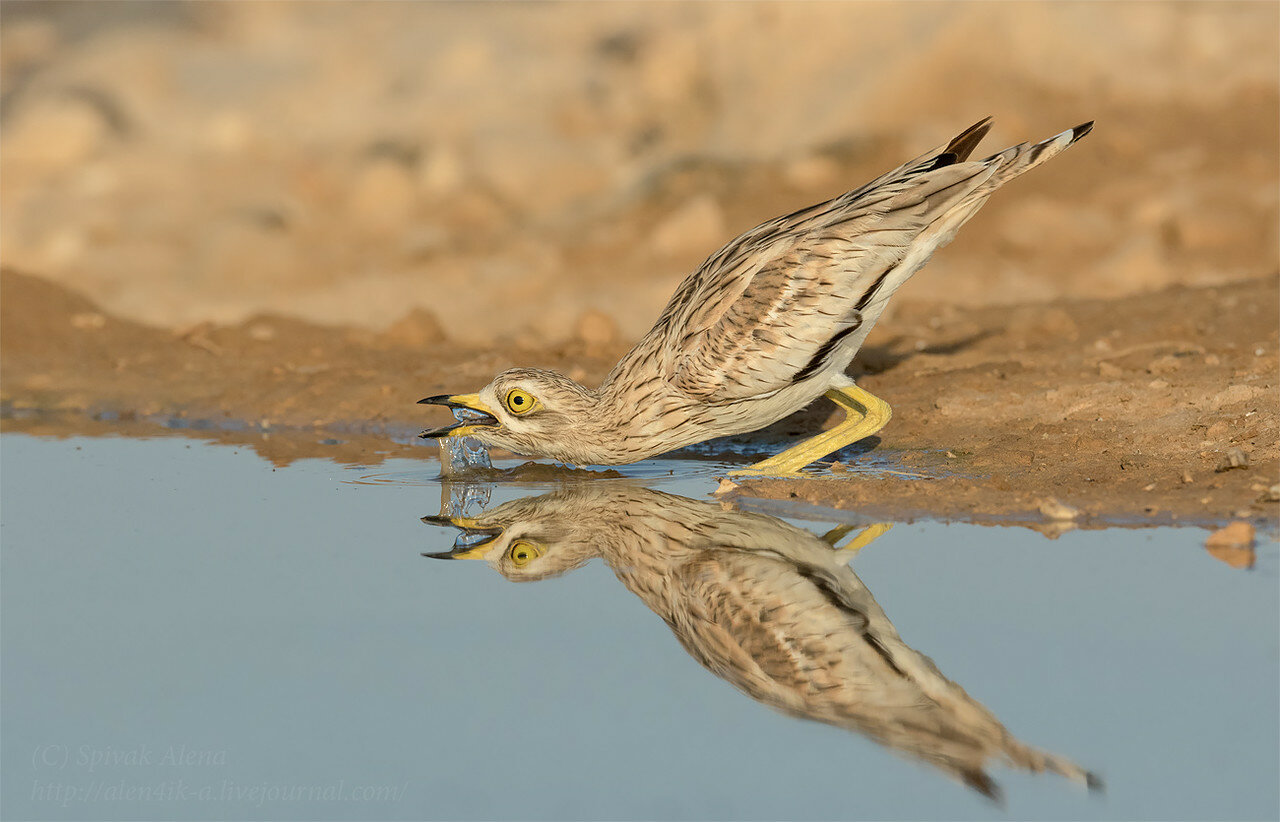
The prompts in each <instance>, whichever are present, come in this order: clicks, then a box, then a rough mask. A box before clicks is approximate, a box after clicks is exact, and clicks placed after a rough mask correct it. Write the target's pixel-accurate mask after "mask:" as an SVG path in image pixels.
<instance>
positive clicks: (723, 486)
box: [711, 477, 739, 497]
mask: <svg viewBox="0 0 1280 822" xmlns="http://www.w3.org/2000/svg"><path fill="white" fill-rule="evenodd" d="M738 487H739V486H738V483H736V482H734V481H733V480H731V479H729V478H728V477H721V478H720V484H719V485H717V486H716V490H714V491H712V492H711V495H712V496H715V497H722V496H724V495H725V494H731V493H733V492H734V491H736V490H738Z"/></svg>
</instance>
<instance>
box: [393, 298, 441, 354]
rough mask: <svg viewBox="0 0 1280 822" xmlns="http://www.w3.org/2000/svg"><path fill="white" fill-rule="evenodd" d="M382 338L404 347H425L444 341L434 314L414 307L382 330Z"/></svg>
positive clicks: (438, 321)
mask: <svg viewBox="0 0 1280 822" xmlns="http://www.w3.org/2000/svg"><path fill="white" fill-rule="evenodd" d="M381 336H382V339H383V340H385V341H386V342H389V343H391V344H393V345H398V346H402V347H404V348H426V347H427V346H430V345H435V344H437V343H441V342H444V340H445V339H446V335H445V333H444V327H443V326H442V325H440V320H439V319H437V318H436V315H435V314H433V313H432V312H431V311H428V310H427V309H425V308H421V307H419V308H415V309H413V310H412V311H410V312H409V313H408V314H405V315H404V316H403V317H401V318H400V319H399V320H396V321H395V322H394V323H392V324H391V326H389V327H388V328H387V330H386V331H384V332H382V335H381Z"/></svg>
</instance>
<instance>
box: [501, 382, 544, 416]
mask: <svg viewBox="0 0 1280 822" xmlns="http://www.w3.org/2000/svg"><path fill="white" fill-rule="evenodd" d="M505 403H506V406H507V410H508V411H510V412H511V413H512V414H515V415H516V416H519V415H521V414H527V413H529V412H530V411H532V410H533V406H534V405H535V404H536V403H537V400H535V399H534V398H533V395H532V394H530V393H529V392H528V391H521V390H520V389H519V388H512V389H511V390H510V391H508V392H507V398H506V400H505Z"/></svg>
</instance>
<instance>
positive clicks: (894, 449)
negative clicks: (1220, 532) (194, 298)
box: [0, 271, 1280, 522]
mask: <svg viewBox="0 0 1280 822" xmlns="http://www.w3.org/2000/svg"><path fill="white" fill-rule="evenodd" d="M0 285H2V293H0V309H2V310H3V318H2V319H0V351H2V352H3V371H4V380H3V388H2V394H3V401H4V404H5V410H6V416H7V417H9V419H7V420H6V428H7V429H8V430H29V431H42V432H46V433H71V432H77V431H81V432H85V433H91V432H95V431H96V432H104V431H123V430H132V431H134V432H135V433H138V432H142V431H147V430H151V431H158V430H164V429H165V428H166V427H167V428H169V429H174V428H177V429H183V430H186V431H188V432H190V433H193V434H195V435H198V436H214V437H217V438H219V439H221V440H223V441H229V442H242V443H245V444H247V445H252V446H253V447H254V448H256V449H258V450H259V451H260V452H262V453H263V454H264V455H265V456H268V457H270V458H271V459H273V460H275V461H277V462H278V463H287V462H288V461H290V460H292V459H298V458H304V457H313V456H317V457H319V456H323V457H328V458H333V459H339V460H342V461H346V462H351V463H360V464H372V463H376V462H378V461H380V460H381V459H383V458H385V457H386V456H389V455H393V454H402V455H412V454H424V453H426V452H424V451H423V450H422V449H421V447H419V446H417V445H414V444H413V443H415V442H416V440H415V438H414V437H413V434H414V433H416V432H417V431H418V430H419V429H420V428H421V427H423V426H424V425H434V424H437V423H439V422H441V419H440V415H442V414H443V412H442V411H440V410H439V409H424V408H423V407H422V406H418V405H416V404H415V402H416V400H417V399H419V398H420V397H422V396H425V395H428V394H435V393H441V392H457V391H467V390H473V389H475V388H478V387H479V386H480V385H482V384H484V383H485V382H487V381H488V379H489V378H490V377H491V376H492V375H493V374H494V373H495V372H497V371H499V370H501V369H503V368H506V367H508V366H511V365H516V364H525V365H536V366H541V367H549V368H556V369H559V370H561V371H564V372H565V373H568V374H571V375H572V376H574V377H575V378H577V379H580V380H583V381H586V382H588V383H592V382H594V381H598V380H599V379H600V378H602V377H603V376H604V374H605V373H606V372H607V371H608V369H609V368H610V367H611V366H612V364H613V363H614V362H615V361H616V359H617V358H618V357H619V356H620V355H621V354H622V353H623V352H624V347H623V346H622V345H620V344H618V343H589V342H586V341H581V340H580V341H577V342H573V343H566V344H563V345H559V346H553V347H549V348H546V347H544V348H539V347H537V346H536V345H534V344H532V343H531V342H526V343H525V344H524V345H515V346H512V347H505V346H503V347H479V346H461V345H458V344H454V343H450V342H448V341H446V340H441V339H440V338H439V334H438V331H435V330H433V328H432V326H431V324H430V323H429V322H427V321H424V322H423V323H422V324H420V325H413V324H411V323H405V324H401V325H399V326H396V327H393V328H391V329H389V330H387V331H385V332H382V333H373V332H369V331H365V330H361V329H353V328H335V327H325V326H319V325H314V324H310V323H306V322H303V321H300V320H291V319H283V318H278V317H259V318H255V319H251V320H249V321H247V322H244V323H239V324H234V325H228V326H215V325H212V324H202V325H198V326H195V327H193V328H189V329H185V330H183V331H181V332H177V333H175V332H172V331H168V330H165V329H158V328H152V327H148V326H145V325H142V324H139V323H135V322H132V321H128V320H122V319H119V318H117V317H113V316H111V315H109V314H108V313H106V312H104V311H102V310H101V309H100V308H99V307H97V306H95V305H94V304H93V303H91V302H89V301H88V300H87V299H85V298H83V297H80V296H77V295H74V294H72V293H70V292H68V291H66V290H65V289H63V288H61V287H59V286H56V285H53V284H51V283H48V282H46V281H43V280H40V279H37V278H34V277H29V276H25V275H22V274H18V273H16V272H12V271H6V272H4V274H3V275H2V277H0ZM1278 288H1280V279H1278V278H1277V277H1268V278H1265V279H1258V280H1250V281H1246V282H1240V283H1235V284H1231V285H1224V286H1218V287H1213V288H1186V287H1175V288H1171V289H1168V290H1165V291H1161V292H1159V293H1156V294H1150V295H1146V296H1143V297H1131V298H1124V299H1118V300H1088V301H1056V302H1053V303H1050V304H1035V305H1026V306H1013V307H992V308H982V309H963V308H957V307H956V306H953V305H939V304H931V303H923V302H904V303H902V305H901V306H900V307H899V310H898V312H897V313H896V314H895V315H894V317H893V318H892V319H891V320H889V321H887V322H884V323H882V324H881V325H880V326H879V327H877V329H876V331H875V332H874V334H873V335H872V337H871V338H870V340H869V342H868V345H867V346H866V347H865V348H864V350H863V352H862V353H861V354H860V355H859V358H858V360H856V361H855V365H854V370H855V372H856V373H860V374H861V376H860V377H859V382H860V384H862V385H863V386H865V387H867V388H868V389H869V390H871V391H873V392H875V393H877V394H879V395H880V396H883V397H885V398H886V399H888V400H889V402H890V403H891V404H892V405H893V408H894V418H893V421H892V422H891V423H890V425H889V426H888V427H887V428H886V429H885V430H884V431H883V432H882V434H881V437H880V439H879V441H878V442H876V443H874V445H875V448H876V452H875V453H876V454H877V455H883V456H886V457H887V458H888V459H889V460H890V461H891V463H892V464H893V465H894V466H895V468H896V469H897V470H900V471H902V472H907V473H915V474H918V475H919V477H923V478H919V477H918V478H907V477H904V476H899V475H895V474H892V473H890V474H878V475H875V476H873V477H865V476H855V475H850V476H847V477H842V476H840V475H839V474H838V473H836V474H833V475H830V476H826V477H822V478H817V479H810V480H805V481H770V480H751V481H745V482H743V483H742V485H741V487H740V488H739V489H737V490H736V491H735V492H734V493H740V494H747V495H751V496H757V497H777V498H781V499H788V500H790V499H795V500H800V501H805V502H811V503H814V504H819V505H825V506H831V507H840V508H851V509H858V510H864V511H867V512H869V513H870V512H883V513H884V514H885V515H886V516H889V515H903V514H910V513H923V512H929V513H931V514H933V515H937V516H947V517H958V518H962V519H972V518H981V517H983V516H1001V517H1008V516H1015V515H1026V516H1027V517H1029V518H1033V519H1034V518H1045V517H1046V516H1048V517H1049V518H1052V516H1061V514H1054V513H1053V512H1054V507H1053V506H1054V505H1055V504H1061V505H1063V506H1068V507H1071V508H1075V509H1078V511H1079V512H1080V514H1081V520H1080V521H1082V522H1083V521H1085V519H1086V518H1087V517H1089V516H1096V517H1107V518H1115V517H1133V518H1140V519H1150V520H1154V521H1166V520H1170V519H1181V520H1183V521H1187V520H1192V521H1210V520H1219V519H1225V518H1228V517H1233V516H1235V517H1249V518H1259V517H1261V518H1274V517H1275V516H1276V510H1277V509H1276V505H1275V503H1273V502H1268V501H1266V498H1267V497H1268V496H1269V495H1271V493H1272V492H1271V490H1270V489H1271V487H1272V486H1273V485H1274V484H1275V483H1276V482H1277V479H1278V476H1277V475H1278V474H1280V379H1277V371H1278V369H1280V358H1278V350H1280V331H1278V329H1280V316H1278V313H1280V291H1278ZM588 331H589V329H588ZM51 412H55V413H53V415H52V416H51ZM18 417H26V419H17V418H18ZM828 418H829V419H828ZM95 419H96V420H97V421H96V422H95ZM104 420H106V421H110V424H109V425H108V424H107V423H106V422H103V421H104ZM834 420H835V416H834V415H833V414H831V413H830V408H829V407H828V406H827V405H825V404H824V403H823V402H822V401H819V402H818V403H817V404H815V406H814V407H812V408H810V409H808V410H806V411H803V412H801V413H799V414H797V415H795V416H793V417H792V418H790V419H788V420H785V421H783V422H781V423H779V424H777V425H776V426H773V427H772V428H771V429H768V430H766V431H765V432H762V433H761V434H760V435H758V436H757V437H755V438H754V439H755V440H757V441H760V440H765V441H777V442H782V441H784V440H786V439H788V438H790V437H793V436H797V435H801V434H803V433H804V432H806V431H812V430H814V429H815V428H816V427H818V426H820V425H822V424H824V422H825V423H831V422H834ZM122 425H127V426H131V428H122V427H121V426H122ZM1232 449H1240V451H1241V452H1242V453H1243V454H1245V455H1246V456H1247V459H1248V465H1247V467H1238V468H1233V469H1230V470H1225V471H1221V472H1219V471H1217V470H1216V469H1217V468H1218V467H1219V465H1220V463H1221V462H1223V461H1224V460H1229V457H1228V455H1229V454H1230V453H1231V452H1232ZM851 459H852V460H854V461H856V459H857V457H856V456H854V457H852V458H851ZM1042 507H1043V508H1045V510H1046V511H1049V512H1050V513H1049V514H1048V515H1046V514H1044V513H1042V512H1041V510H1040V509H1041V508H1042Z"/></svg>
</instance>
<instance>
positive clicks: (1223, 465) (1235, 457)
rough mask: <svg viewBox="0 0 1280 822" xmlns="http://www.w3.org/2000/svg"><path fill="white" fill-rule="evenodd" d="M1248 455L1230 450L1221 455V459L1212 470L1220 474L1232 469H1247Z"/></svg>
mask: <svg viewBox="0 0 1280 822" xmlns="http://www.w3.org/2000/svg"><path fill="white" fill-rule="evenodd" d="M1248 467H1249V455H1248V454H1246V453H1245V452H1244V451H1243V450H1241V449H1239V448H1232V449H1231V450H1229V451H1227V453H1225V454H1223V455H1222V459H1220V460H1218V465H1217V467H1216V468H1214V469H1213V470H1214V471H1215V472H1216V473H1219V474H1221V473H1222V472H1223V471H1230V470H1231V469H1232V468H1248Z"/></svg>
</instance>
